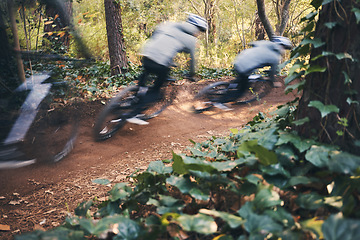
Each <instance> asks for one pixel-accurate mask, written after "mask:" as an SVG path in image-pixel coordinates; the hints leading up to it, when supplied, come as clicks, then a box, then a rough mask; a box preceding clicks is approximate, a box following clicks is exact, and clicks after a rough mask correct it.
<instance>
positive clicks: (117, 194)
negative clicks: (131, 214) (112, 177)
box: [109, 183, 132, 202]
mask: <svg viewBox="0 0 360 240" xmlns="http://www.w3.org/2000/svg"><path fill="white" fill-rule="evenodd" d="M131 192H132V189H131V187H129V186H128V185H127V183H117V184H115V186H114V187H113V188H112V189H111V190H110V191H109V194H110V196H109V200H110V201H112V202H114V201H117V200H119V199H124V198H127V197H128V196H130V193H131Z"/></svg>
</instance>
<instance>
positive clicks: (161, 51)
mask: <svg viewBox="0 0 360 240" xmlns="http://www.w3.org/2000/svg"><path fill="white" fill-rule="evenodd" d="M197 32H199V29H198V27H196V26H195V25H193V24H190V23H188V22H183V23H163V24H161V25H159V26H158V28H157V29H156V30H155V31H154V33H153V35H152V37H151V38H150V40H149V41H148V42H147V43H146V44H145V46H144V48H143V51H142V54H141V55H143V56H144V57H147V58H149V59H151V60H153V61H154V62H156V63H158V64H160V65H163V66H166V67H171V66H173V65H174V63H173V59H174V57H175V56H176V54H177V53H179V52H185V53H189V54H190V58H191V65H190V67H191V68H190V72H191V74H193V73H194V52H195V46H196V40H197V38H196V34H197Z"/></svg>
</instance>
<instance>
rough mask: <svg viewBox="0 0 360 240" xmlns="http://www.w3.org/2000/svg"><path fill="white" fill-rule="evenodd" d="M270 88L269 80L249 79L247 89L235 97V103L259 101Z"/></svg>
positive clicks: (271, 83) (271, 86) (271, 84)
mask: <svg viewBox="0 0 360 240" xmlns="http://www.w3.org/2000/svg"><path fill="white" fill-rule="evenodd" d="M272 88H273V82H272V81H270V80H264V79H258V80H249V87H248V89H247V90H246V91H245V92H244V93H243V94H242V95H241V96H240V97H239V98H238V99H237V101H236V103H238V104H244V103H251V102H254V101H259V100H260V99H261V98H263V97H264V96H265V95H267V94H268V93H269V92H270V90H271V89H272Z"/></svg>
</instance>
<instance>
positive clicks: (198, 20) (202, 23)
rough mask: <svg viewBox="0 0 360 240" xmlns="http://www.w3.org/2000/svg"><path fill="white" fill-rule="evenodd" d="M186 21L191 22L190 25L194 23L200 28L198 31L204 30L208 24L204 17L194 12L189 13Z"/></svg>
mask: <svg viewBox="0 0 360 240" xmlns="http://www.w3.org/2000/svg"><path fill="white" fill-rule="evenodd" d="M187 22H188V23H191V24H192V25H195V26H196V27H198V28H199V29H200V31H202V32H205V31H206V30H207V28H208V24H207V21H206V19H205V18H202V17H200V16H198V15H196V14H192V13H189V16H188V19H187Z"/></svg>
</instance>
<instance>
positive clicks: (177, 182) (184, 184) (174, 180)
mask: <svg viewBox="0 0 360 240" xmlns="http://www.w3.org/2000/svg"><path fill="white" fill-rule="evenodd" d="M166 183H167V184H170V185H172V186H175V187H177V188H178V189H179V190H180V192H182V193H188V192H189V191H190V190H191V189H192V188H193V187H194V183H192V182H191V181H190V179H188V178H184V177H177V176H174V175H171V176H170V177H169V178H167V179H166Z"/></svg>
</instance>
